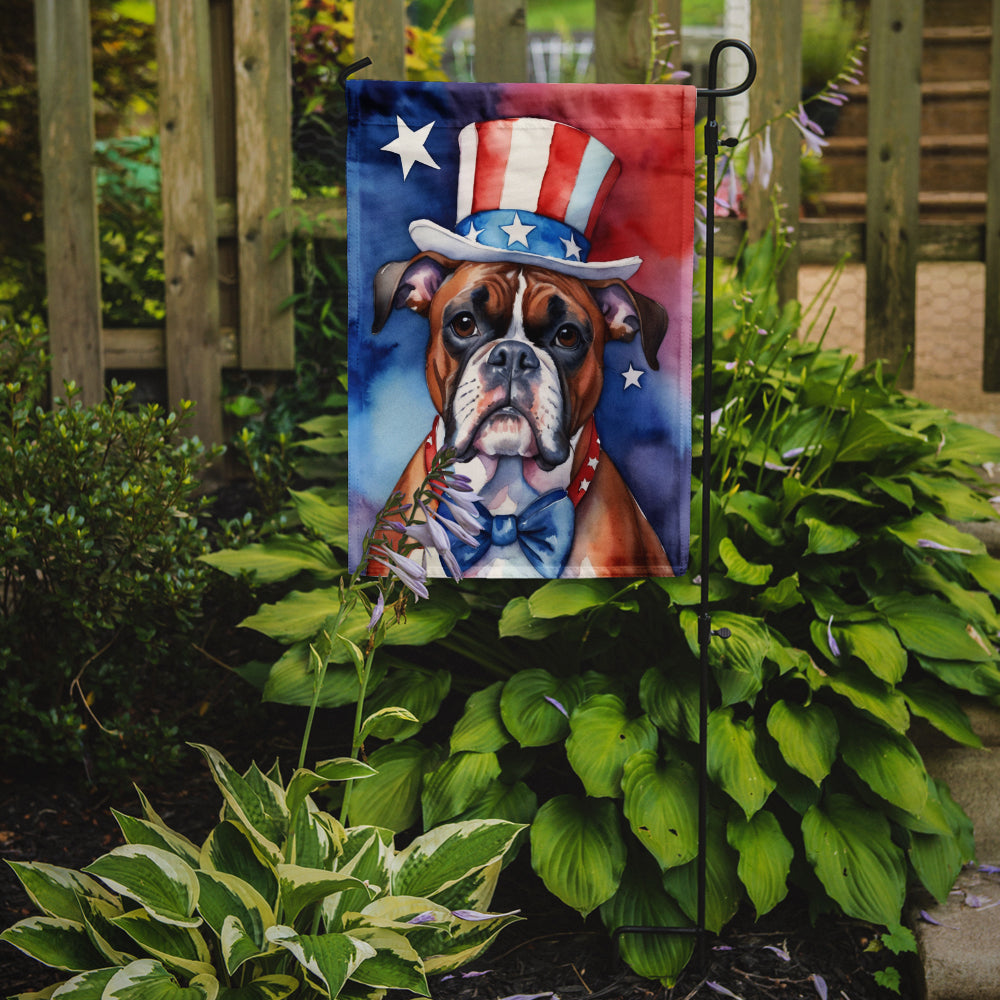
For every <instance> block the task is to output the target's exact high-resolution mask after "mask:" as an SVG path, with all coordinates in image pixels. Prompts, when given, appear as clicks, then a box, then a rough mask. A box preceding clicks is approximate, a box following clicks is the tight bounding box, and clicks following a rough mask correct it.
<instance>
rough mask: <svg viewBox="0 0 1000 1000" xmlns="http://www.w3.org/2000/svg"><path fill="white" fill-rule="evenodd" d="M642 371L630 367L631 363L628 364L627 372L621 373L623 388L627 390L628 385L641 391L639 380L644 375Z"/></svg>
mask: <svg viewBox="0 0 1000 1000" xmlns="http://www.w3.org/2000/svg"><path fill="white" fill-rule="evenodd" d="M645 374H646V373H645V372H644V371H641V370H639V369H636V368H633V367H632V362H631V361H630V362H629V363H628V371H627V372H622V373H621V376H622V378H624V379H625V388H626V389H627V388H628V387H629V386H630V385H634V386H635V387H636V388H637V389H641V388H642V386H641V385H639V379H640V378H641V377H642V376H643V375H645Z"/></svg>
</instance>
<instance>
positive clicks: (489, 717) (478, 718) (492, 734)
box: [451, 681, 510, 753]
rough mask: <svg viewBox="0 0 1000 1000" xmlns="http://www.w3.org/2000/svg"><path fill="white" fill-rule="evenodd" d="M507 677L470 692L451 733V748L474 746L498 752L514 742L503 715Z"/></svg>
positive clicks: (482, 751) (461, 748)
mask: <svg viewBox="0 0 1000 1000" xmlns="http://www.w3.org/2000/svg"><path fill="white" fill-rule="evenodd" d="M502 690H503V681H497V682H496V683H495V684H491V685H490V686H489V687H486V688H483V689H482V690H481V691H477V692H476V693H475V694H473V695H470V696H469V699H468V701H466V703H465V711H464V712H463V713H462V717H461V718H460V719H459V720H458V722H456V723H455V728H454V729H453V730H452V733H451V752H452V753H458V752H459V751H460V750H473V751H475V752H477V753H495V752H496V751H497V750H499V749H500V748H501V747H503V746H506V745H507V744H508V743H509V742H510V733H508V732H507V730H506V728H504V724H503V719H502V718H501V717H500V692H501V691H502Z"/></svg>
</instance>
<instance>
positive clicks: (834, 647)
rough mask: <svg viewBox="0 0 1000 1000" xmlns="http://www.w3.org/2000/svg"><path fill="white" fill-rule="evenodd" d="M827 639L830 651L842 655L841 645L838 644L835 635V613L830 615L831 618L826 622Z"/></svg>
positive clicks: (835, 654)
mask: <svg viewBox="0 0 1000 1000" xmlns="http://www.w3.org/2000/svg"><path fill="white" fill-rule="evenodd" d="M826 641H827V644H828V645H829V647H830V652H831V653H833V655H834V656H838V657H839V656H840V646H839V645H837V640H836V639H834V637H833V615H830V620H829V621H828V622H827V623H826Z"/></svg>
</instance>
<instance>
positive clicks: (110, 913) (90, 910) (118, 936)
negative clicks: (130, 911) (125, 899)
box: [80, 896, 140, 966]
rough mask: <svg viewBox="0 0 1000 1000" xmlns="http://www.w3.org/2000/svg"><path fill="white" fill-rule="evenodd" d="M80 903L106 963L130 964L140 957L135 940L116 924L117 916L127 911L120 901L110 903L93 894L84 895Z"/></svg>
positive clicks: (91, 937)
mask: <svg viewBox="0 0 1000 1000" xmlns="http://www.w3.org/2000/svg"><path fill="white" fill-rule="evenodd" d="M80 905H81V908H82V910H83V922H84V923H85V924H86V926H87V931H88V933H89V934H90V940H91V941H92V942H93V944H94V947H95V948H97V950H98V951H99V952H100V953H101V954H102V955H103V956H104V958H105V963H104V964H105V965H119V966H120V965H128V963H129V962H131V961H133V960H135V959H137V958H139V957H140V956H139V949H138V948H136V946H135V942H134V941H133V940H132V939H131V938H130V937H129V936H128V935H127V934H125V933H123V932H122V931H121V930H120V929H119V928H118V927H116V926H115V924H114V919H115V917H120V916H121V915H122V914H123V913H124V912H125V911H124V910H123V909H122V906H121V903H120V902H114V903H109V902H107V901H106V900H104V899H96V898H95V897H93V896H83V897H82V898H81V899H80Z"/></svg>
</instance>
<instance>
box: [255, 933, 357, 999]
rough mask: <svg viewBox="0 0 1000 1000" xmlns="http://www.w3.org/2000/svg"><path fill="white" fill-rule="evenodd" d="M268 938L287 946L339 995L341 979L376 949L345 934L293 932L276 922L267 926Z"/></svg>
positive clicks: (331, 994)
mask: <svg viewBox="0 0 1000 1000" xmlns="http://www.w3.org/2000/svg"><path fill="white" fill-rule="evenodd" d="M267 939H268V941H270V942H271V943H272V944H275V945H277V946H278V947H280V948H284V949H286V950H287V951H288V952H290V953H291V954H292V955H294V956H295V959H296V961H297V962H298V963H299V965H301V966H302V968H303V969H305V971H306V972H307V973H308V974H309V976H310V978H311V979H313V980H314V981H316V982H318V983H319V984H320V985H321V986H322V987H323V988H324V989H325V990H326V991H327V992H328V993H329V995H330V996H332V997H335V996H338V995H339V993H340V991H341V989H342V988H343V986H344V983H346V982H347V980H348V979H349V978H350V977H351V976H352V975H353V973H354V971H355V970H356V969H357V968H358V966H359V965H361V963H362V962H363V961H365V960H366V959H369V958H374V957H375V949H374V948H373V947H372V946H371V945H370V944H367V943H366V942H364V941H361V940H359V939H358V938H354V937H351V936H350V935H348V934H339V933H337V934H296V933H295V931H294V929H293V928H291V927H286V926H284V925H282V924H278V925H277V926H275V927H269V928H268V930H267Z"/></svg>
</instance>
